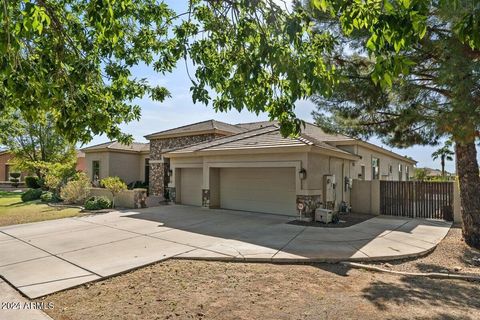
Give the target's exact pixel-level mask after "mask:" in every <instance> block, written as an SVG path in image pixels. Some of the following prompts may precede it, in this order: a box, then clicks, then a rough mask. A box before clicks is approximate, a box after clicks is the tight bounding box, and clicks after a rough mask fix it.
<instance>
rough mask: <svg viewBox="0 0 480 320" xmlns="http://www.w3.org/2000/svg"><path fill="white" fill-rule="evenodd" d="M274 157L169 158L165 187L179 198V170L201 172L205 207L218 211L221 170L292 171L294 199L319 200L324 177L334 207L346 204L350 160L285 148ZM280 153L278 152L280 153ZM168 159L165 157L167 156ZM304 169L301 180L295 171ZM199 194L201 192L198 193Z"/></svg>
mask: <svg viewBox="0 0 480 320" xmlns="http://www.w3.org/2000/svg"><path fill="white" fill-rule="evenodd" d="M278 151H279V152H277V153H258V154H252V153H245V152H244V153H243V154H242V153H238V154H218V155H204V156H192V157H172V158H170V167H171V169H172V173H173V176H172V178H171V180H170V184H169V187H170V188H175V190H176V196H177V198H178V199H180V198H181V194H180V192H181V186H180V183H181V181H182V179H181V177H180V175H181V174H182V171H181V169H182V168H201V169H202V170H203V184H202V190H209V191H210V198H209V207H218V206H219V203H220V198H221V194H220V193H219V187H218V185H219V183H220V181H219V170H221V169H222V168H275V167H277V168H293V169H294V173H295V174H294V177H295V186H296V187H295V188H296V195H297V197H304V196H307V197H308V196H315V197H320V199H322V197H323V184H324V176H325V175H335V177H336V205H337V209H338V206H339V205H340V203H341V202H342V201H345V202H346V203H347V204H348V203H350V188H349V187H346V186H345V178H352V176H351V173H352V170H351V167H352V163H353V161H354V160H352V159H342V158H338V157H334V156H331V155H326V154H322V153H317V152H307V151H299V152H292V151H289V149H288V148H286V149H283V150H278ZM280 151H281V152H280ZM167 156H168V155H167ZM301 169H305V171H306V178H305V179H301V178H300V175H299V171H300V170H301ZM198 192H201V190H198Z"/></svg>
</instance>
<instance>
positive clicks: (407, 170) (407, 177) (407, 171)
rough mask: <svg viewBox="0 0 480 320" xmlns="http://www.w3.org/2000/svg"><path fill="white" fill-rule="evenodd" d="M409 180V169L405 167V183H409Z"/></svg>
mask: <svg viewBox="0 0 480 320" xmlns="http://www.w3.org/2000/svg"><path fill="white" fill-rule="evenodd" d="M409 180H410V167H409V166H405V181H409Z"/></svg>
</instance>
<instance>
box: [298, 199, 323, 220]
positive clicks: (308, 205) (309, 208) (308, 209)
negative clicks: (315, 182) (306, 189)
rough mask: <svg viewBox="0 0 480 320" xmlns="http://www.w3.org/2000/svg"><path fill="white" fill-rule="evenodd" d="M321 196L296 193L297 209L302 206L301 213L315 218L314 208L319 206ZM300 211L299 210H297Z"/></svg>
mask: <svg viewBox="0 0 480 320" xmlns="http://www.w3.org/2000/svg"><path fill="white" fill-rule="evenodd" d="M321 204H322V197H321V196H320V195H311V196H306V195H297V209H300V207H302V208H303V209H302V213H303V215H304V216H306V217H310V218H315V217H314V216H313V215H314V214H315V210H316V209H318V208H320V206H321ZM299 211H300V210H299Z"/></svg>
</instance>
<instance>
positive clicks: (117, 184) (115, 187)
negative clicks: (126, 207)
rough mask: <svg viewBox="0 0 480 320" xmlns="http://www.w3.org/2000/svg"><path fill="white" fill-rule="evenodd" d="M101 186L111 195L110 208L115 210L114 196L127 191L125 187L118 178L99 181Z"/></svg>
mask: <svg viewBox="0 0 480 320" xmlns="http://www.w3.org/2000/svg"><path fill="white" fill-rule="evenodd" d="M100 183H101V185H102V186H103V187H104V188H106V189H108V191H110V192H111V193H112V197H113V199H112V208H115V196H116V195H117V194H119V193H120V192H122V191H124V190H127V185H126V184H125V182H123V181H122V180H121V179H120V178H119V177H107V178H105V179H102V180H101V181H100Z"/></svg>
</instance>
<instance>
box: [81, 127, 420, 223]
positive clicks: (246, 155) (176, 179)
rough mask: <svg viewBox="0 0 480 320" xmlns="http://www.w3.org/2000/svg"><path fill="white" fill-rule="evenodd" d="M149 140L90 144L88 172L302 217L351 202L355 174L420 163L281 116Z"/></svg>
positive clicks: (397, 172) (405, 172)
mask: <svg viewBox="0 0 480 320" xmlns="http://www.w3.org/2000/svg"><path fill="white" fill-rule="evenodd" d="M146 138H147V139H148V140H150V144H149V152H147V151H146V150H147V149H148V147H147V145H146V144H142V146H140V145H139V144H134V145H132V146H130V147H126V146H123V145H120V144H118V143H115V142H113V143H112V142H110V143H106V144H103V145H98V146H93V147H90V148H86V149H83V151H84V152H85V153H86V159H87V172H88V171H89V170H90V175H91V176H93V175H94V174H95V173H96V174H98V176H99V177H104V176H107V175H118V176H120V177H121V178H122V179H124V180H125V181H126V182H129V180H132V179H136V178H135V177H139V178H140V179H141V180H142V181H146V180H148V181H149V188H150V194H151V195H154V196H159V197H162V196H164V195H167V196H168V197H169V198H170V199H171V200H173V201H175V202H176V203H182V204H186V205H195V206H203V207H208V208H225V209H235V210H245V211H255V212H268V213H275V214H283V215H296V214H297V210H298V209H299V208H300V209H301V208H305V207H310V206H311V205H312V204H320V203H321V204H322V205H323V206H325V207H328V208H334V209H336V210H338V209H339V208H340V206H341V205H342V204H345V205H347V206H348V204H349V203H350V189H351V187H352V180H353V179H360V180H395V181H397V180H409V179H411V178H412V176H413V166H414V165H415V163H416V162H415V161H414V160H411V159H409V158H406V157H403V156H401V155H399V154H396V153H394V152H391V151H389V150H386V149H384V148H381V147H378V146H376V145H374V144H371V143H368V142H364V141H360V140H356V139H353V138H350V137H346V136H342V135H332V134H327V133H325V132H324V131H323V130H322V129H320V128H319V127H317V126H315V125H313V124H309V123H307V124H306V127H305V128H304V130H303V132H302V134H301V135H300V136H298V137H295V138H292V137H286V138H285V137H283V136H282V135H281V134H280V130H279V126H278V124H277V123H276V122H269V121H266V122H254V123H243V124H237V125H232V124H227V123H223V122H220V121H215V120H208V121H203V122H199V123H195V124H191V125H186V126H183V127H179V128H174V129H170V130H166V131H161V132H156V133H153V134H150V135H147V136H146ZM125 149H128V154H131V155H132V157H131V160H129V162H124V160H123V159H124V158H125V157H124V156H123V157H119V155H120V154H122V153H126V152H127V151H126V150H125ZM142 152H143V153H142ZM94 153H97V155H95V156H96V158H95V159H96V160H94V157H93V154H94ZM100 153H102V154H103V155H102V156H100V155H99V154H100ZM133 155H135V156H133ZM142 157H143V158H142ZM133 159H136V160H133ZM142 159H143V160H142ZM147 159H148V160H147ZM94 161H96V162H94ZM142 161H144V162H142ZM135 163H137V164H145V169H144V170H143V171H142V169H141V168H139V167H136V168H135ZM147 163H148V172H149V175H148V176H147V175H145V173H146V172H147V169H146V168H147V167H146V166H147ZM112 168H116V171H114V170H112ZM122 168H123V169H122ZM102 170H103V171H102ZM130 171H132V172H134V173H131V172H130ZM142 172H143V174H144V175H145V176H142ZM127 175H128V177H127Z"/></svg>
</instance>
